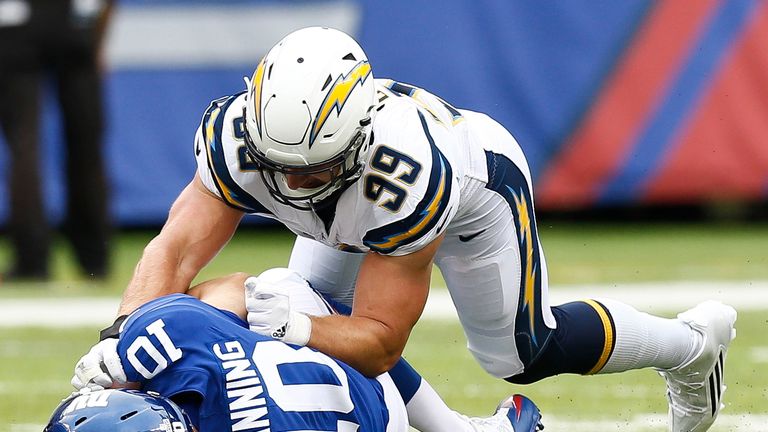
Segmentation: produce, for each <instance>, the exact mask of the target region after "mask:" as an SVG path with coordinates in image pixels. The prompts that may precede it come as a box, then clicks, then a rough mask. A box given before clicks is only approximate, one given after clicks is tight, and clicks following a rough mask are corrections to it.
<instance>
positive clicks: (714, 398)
mask: <svg viewBox="0 0 768 432" xmlns="http://www.w3.org/2000/svg"><path fill="white" fill-rule="evenodd" d="M677 318H678V319H679V320H681V321H682V322H684V323H686V324H688V325H689V326H691V329H693V331H695V332H697V333H699V334H700V335H701V337H702V344H701V348H700V349H699V352H698V353H697V354H696V355H695V356H694V357H693V359H692V360H690V361H688V362H686V363H685V364H683V365H681V366H678V367H676V368H674V369H665V370H659V374H660V375H661V376H663V377H664V379H665V380H666V381H667V400H668V401H669V430H670V431H672V432H704V431H706V430H707V429H709V427H710V426H712V423H713V422H714V421H715V418H717V414H718V413H719V412H720V408H722V407H724V405H723V403H722V402H721V400H722V397H723V393H724V392H725V381H724V380H723V377H724V376H723V366H724V364H725V357H726V354H727V353H728V346H729V345H730V344H731V341H732V340H733V339H734V338H735V337H736V329H734V327H733V325H734V323H735V322H736V310H735V309H733V308H732V307H730V306H728V305H725V304H722V303H720V302H716V301H706V302H704V303H701V304H699V305H697V306H696V307H694V308H693V309H689V310H687V311H685V312H683V313H681V314H679V315H678V316H677Z"/></svg>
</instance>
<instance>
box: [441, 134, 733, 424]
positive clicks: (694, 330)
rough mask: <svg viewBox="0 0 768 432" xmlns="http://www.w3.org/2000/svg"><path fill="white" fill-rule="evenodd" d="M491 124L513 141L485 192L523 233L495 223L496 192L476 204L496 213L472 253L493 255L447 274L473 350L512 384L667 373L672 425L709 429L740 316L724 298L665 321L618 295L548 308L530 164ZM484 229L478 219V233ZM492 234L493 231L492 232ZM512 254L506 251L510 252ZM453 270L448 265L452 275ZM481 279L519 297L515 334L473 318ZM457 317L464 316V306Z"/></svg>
mask: <svg viewBox="0 0 768 432" xmlns="http://www.w3.org/2000/svg"><path fill="white" fill-rule="evenodd" d="M487 126H488V127H487V128H486V129H484V130H483V132H482V135H484V136H485V138H486V139H488V140H493V139H494V137H495V139H498V140H499V141H504V140H505V139H506V140H507V141H508V144H509V145H507V146H506V147H505V148H506V150H504V151H503V152H500V153H494V152H491V151H487V152H486V159H487V166H488V182H487V184H486V185H485V189H486V190H487V191H490V192H492V193H495V194H496V195H497V196H498V197H499V198H503V200H504V201H506V203H507V205H508V208H509V213H510V215H509V216H510V219H509V220H513V221H514V223H513V224H512V226H510V227H509V228H511V229H510V230H509V231H514V232H515V234H514V237H512V238H510V237H511V236H506V237H504V232H503V231H501V230H500V229H499V224H498V223H497V222H496V221H497V220H499V219H498V215H499V214H500V213H499V212H498V211H495V210H498V209H495V210H494V209H493V208H491V204H489V203H491V202H493V199H492V198H489V199H487V200H486V201H479V203H478V204H477V205H478V206H479V207H480V208H481V210H482V211H481V212H479V213H480V214H484V215H492V216H496V218H494V217H490V218H489V217H488V216H485V217H484V218H483V219H484V220H486V221H488V225H489V226H488V228H487V231H485V232H483V233H482V234H481V235H479V236H478V237H477V239H478V240H479V241H481V242H483V243H485V244H484V245H479V244H478V245H477V246H476V247H475V249H474V251H475V252H477V250H478V249H479V250H481V251H482V253H481V254H480V255H479V256H478V257H487V256H489V255H491V257H492V258H482V259H480V260H476V259H470V260H466V259H465V260H464V262H463V264H464V265H465V267H467V270H468V271H469V272H470V273H474V274H470V275H467V274H455V272H454V273H450V271H449V276H446V282H447V283H448V286H449V289H450V290H451V293H452V295H454V294H455V295H454V302H456V300H457V297H458V298H459V300H460V301H459V302H456V304H457V308H463V309H465V310H466V311H465V312H464V315H465V316H466V317H467V318H465V319H463V320H462V324H464V328H465V331H467V330H468V329H469V330H468V331H467V337H468V341H469V344H470V349H472V347H473V345H474V346H475V349H477V347H481V349H482V350H484V352H483V353H475V352H473V353H474V354H475V356H476V357H477V358H478V360H480V362H481V365H483V366H484V367H486V370H489V372H491V373H493V374H495V375H497V376H500V374H499V372H500V371H499V370H495V369H494V367H496V368H499V367H500V368H502V369H503V368H506V369H507V371H509V372H512V373H511V374H509V375H508V376H507V378H506V379H507V380H508V381H511V382H514V383H529V382H534V381H537V380H539V379H541V378H544V377H548V376H552V375H556V374H559V373H566V372H570V373H580V374H594V373H610V372H621V371H625V370H630V369H638V368H644V367H654V368H657V369H660V370H662V375H664V376H665V378H666V380H667V387H668V395H669V399H670V421H671V424H672V430H673V431H676V432H677V431H703V430H706V428H708V427H709V425H710V424H711V423H712V421H713V420H714V417H715V416H716V415H717V412H718V410H719V408H720V400H719V399H720V397H721V395H722V391H723V389H724V385H723V384H722V372H723V370H722V369H723V360H724V357H725V353H726V351H727V348H728V345H729V344H730V341H731V339H732V337H733V336H734V335H735V332H734V330H733V325H734V321H735V319H736V312H735V311H734V310H733V309H732V308H730V307H728V306H725V305H722V304H719V303H705V304H702V305H700V306H698V307H696V308H694V309H692V310H690V311H687V312H685V313H683V314H681V315H679V316H678V318H677V319H665V318H659V317H655V316H652V315H649V314H646V313H641V312H638V311H637V310H635V309H634V308H632V307H630V306H628V305H625V304H622V303H620V302H617V301H612V300H586V301H581V302H572V303H568V304H565V305H560V306H557V307H553V308H551V310H550V308H549V306H548V301H547V283H548V281H547V274H546V263H545V261H544V256H543V252H542V250H541V248H540V246H539V245H538V234H537V230H536V221H535V214H534V212H533V190H532V186H531V185H532V182H531V177H530V173H529V170H528V168H527V163H526V161H525V158H524V156H523V155H522V151H521V150H520V148H519V146H517V144H516V143H515V142H514V139H513V138H511V136H509V135H508V134H506V131H504V130H503V128H500V126H498V125H493V124H488V125H487ZM476 195H480V197H477V198H475V199H478V200H480V199H483V197H482V193H481V192H478V193H477V194H476ZM497 202H498V200H497ZM492 210H494V211H492ZM501 214H503V212H501ZM477 228H478V226H477V224H475V225H474V227H473V229H477ZM488 233H491V236H490V237H489V236H488ZM465 238H466V237H465ZM499 239H502V240H503V241H507V242H509V248H510V250H511V251H512V252H511V253H509V252H508V251H507V250H504V249H503V248H502V247H499V246H498V244H497V243H498V242H499ZM460 240H461V238H460V237H459V241H460ZM484 247H485V248H486V249H483V248H484ZM488 247H490V254H489V249H488ZM497 252H498V253H497ZM504 253H506V256H502V254H504ZM449 255H450V254H449ZM453 255H454V256H453V257H450V256H448V257H444V258H443V260H444V261H450V260H454V261H460V262H461V260H460V259H457V258H456V257H457V256H460V255H459V254H458V253H456V252H454V253H453ZM464 258H466V257H464ZM497 258H499V259H497ZM438 262H439V261H438ZM444 267H446V268H450V267H449V266H444ZM510 267H512V268H514V269H517V273H515V272H512V271H509V270H508V268H510ZM441 268H442V267H441ZM445 273H446V272H445V270H444V276H445ZM464 273H467V272H464ZM473 281H474V283H473ZM478 281H480V286H483V287H484V288H483V290H481V292H482V293H486V292H491V293H497V292H502V293H504V294H496V295H497V296H499V297H503V298H506V297H511V298H510V301H514V300H517V303H516V305H517V308H516V310H515V312H513V315H512V316H513V317H514V320H510V322H513V323H514V325H513V326H514V330H513V332H512V333H510V332H509V328H508V327H507V328H505V329H504V332H503V333H501V334H499V333H498V332H497V331H496V330H497V327H488V326H486V327H480V326H479V325H478V323H475V322H473V321H472V319H476V316H477V315H480V314H477V313H472V308H473V307H477V306H478V304H477V302H475V303H473V302H472V300H466V299H463V298H462V297H461V295H462V293H465V292H469V290H468V288H470V287H472V292H477V291H478V290H477V286H478ZM452 284H453V287H452ZM510 293H512V294H510ZM515 294H517V295H518V296H517V297H516V296H515ZM495 307H496V309H492V310H494V311H496V315H497V316H498V315H500V313H499V312H498V311H499V310H502V309H501V307H500V306H497V305H496V306H495ZM537 309H538V311H537ZM459 316H460V317H461V316H462V311H461V310H459ZM480 324H483V323H480ZM485 324H487V323H485ZM490 329H493V330H490ZM511 334H514V337H515V343H516V351H517V353H516V354H517V355H516V358H517V359H518V360H519V362H520V363H521V364H522V370H520V371H515V370H514V369H515V368H514V367H512V366H511V365H512V363H506V364H505V363H504V362H503V361H500V360H498V359H497V357H496V356H497V355H498V354H499V350H498V349H497V348H493V344H494V341H497V342H498V343H504V342H506V341H508V340H509V339H510V338H511ZM488 354H491V355H490V356H488ZM485 357H488V358H489V359H490V362H489V364H488V365H486V364H483V360H484V358H485ZM513 359H514V357H513ZM692 377H693V378H692Z"/></svg>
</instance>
